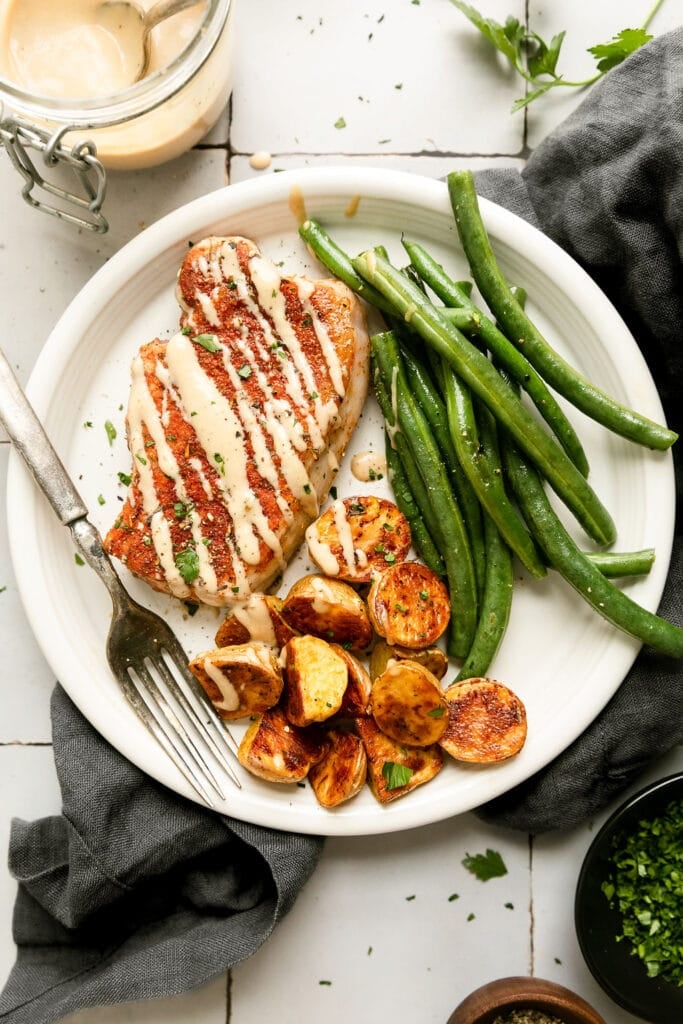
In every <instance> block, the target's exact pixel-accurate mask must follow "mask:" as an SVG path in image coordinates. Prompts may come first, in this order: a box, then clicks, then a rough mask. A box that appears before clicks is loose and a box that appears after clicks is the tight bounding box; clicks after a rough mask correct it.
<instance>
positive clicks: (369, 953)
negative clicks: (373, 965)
mask: <svg viewBox="0 0 683 1024" xmlns="http://www.w3.org/2000/svg"><path fill="white" fill-rule="evenodd" d="M371 953H372V946H368V956H370V955H371Z"/></svg>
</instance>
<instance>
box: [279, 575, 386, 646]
mask: <svg viewBox="0 0 683 1024" xmlns="http://www.w3.org/2000/svg"><path fill="white" fill-rule="evenodd" d="M281 614H282V617H283V619H284V620H285V622H287V623H288V625H289V626H291V628H292V629H294V630H296V631H297V633H308V634H312V635H313V636H319V637H321V638H322V639H323V640H329V641H331V642H332V641H334V643H338V644H342V645H343V646H345V647H350V648H351V649H352V650H354V651H365V650H366V649H367V648H368V647H369V646H370V644H371V642H372V624H371V622H370V618H369V616H368V610H367V608H366V606H365V602H364V601H363V599H362V598H361V597H359V595H358V594H357V593H356V591H355V590H354V589H353V587H350V586H349V584H348V583H342V581H341V580H328V579H326V577H325V576H319V575H317V574H315V573H314V574H312V575H310V576H302V578H301V579H299V580H297V581H296V583H294V584H293V586H292V587H291V589H290V591H289V593H288V594H287V596H286V597H285V599H284V602H283V605H282V609H281Z"/></svg>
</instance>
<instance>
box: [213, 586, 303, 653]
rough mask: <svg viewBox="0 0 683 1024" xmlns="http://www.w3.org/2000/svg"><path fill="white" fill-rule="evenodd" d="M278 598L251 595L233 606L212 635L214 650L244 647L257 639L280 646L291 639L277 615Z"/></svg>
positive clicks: (279, 603)
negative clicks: (243, 645) (232, 646)
mask: <svg viewBox="0 0 683 1024" xmlns="http://www.w3.org/2000/svg"><path fill="white" fill-rule="evenodd" d="M281 608H282V599H281V598H279V597H273V596H271V595H270V594H252V595H251V597H250V598H249V600H248V601H245V602H244V603H242V604H239V605H236V606H235V607H234V608H233V609H232V611H231V612H230V614H229V615H228V616H227V617H226V618H225V619H224V620H223V622H221V624H220V626H219V627H218V632H217V633H216V647H230V646H231V645H232V644H246V643H248V642H249V641H250V640H260V641H261V642H262V643H266V644H271V646H273V647H284V645H285V644H286V643H287V641H288V640H291V638H292V637H293V636H295V635H296V634H295V631H294V630H293V629H292V628H291V626H288V625H287V623H286V622H285V620H284V619H283V618H282V616H281V614H280V609H281Z"/></svg>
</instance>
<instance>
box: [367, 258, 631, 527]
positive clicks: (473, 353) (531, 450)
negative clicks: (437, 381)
mask: <svg viewBox="0 0 683 1024" xmlns="http://www.w3.org/2000/svg"><path fill="white" fill-rule="evenodd" d="M352 262H353V266H354V268H355V269H356V270H357V271H358V273H359V274H360V275H361V277H363V278H364V279H365V280H367V281H368V282H369V283H370V284H372V285H373V287H375V288H377V290H378V291H381V292H382V294H383V295H384V297H385V298H386V299H387V300H390V301H391V304H392V306H393V307H394V310H395V312H396V313H398V314H399V315H400V316H402V317H403V318H404V319H405V320H406V322H409V323H410V324H411V327H412V328H414V329H415V331H416V332H417V333H418V334H419V335H420V337H421V338H422V339H423V341H425V342H427V344H428V345H431V346H433V347H434V348H435V349H436V350H437V351H438V352H439V354H440V355H441V356H443V357H444V358H445V359H446V360H447V361H448V362H449V363H450V364H451V366H452V367H453V369H454V370H455V371H456V373H457V375H458V376H459V377H460V379H461V380H462V381H463V383H465V384H467V385H468V386H469V387H470V388H471V389H472V391H473V392H474V393H475V394H477V395H478V396H479V397H480V398H481V400H482V401H483V402H484V403H485V404H486V405H487V406H488V407H489V409H490V410H491V412H492V413H493V415H494V416H495V417H496V419H497V420H498V421H499V422H500V423H502V424H503V426H504V427H506V428H507V429H508V430H509V431H510V432H511V433H512V434H513V436H514V437H515V440H516V441H517V443H518V444H519V446H520V447H521V448H522V450H523V451H524V452H525V454H526V455H528V457H529V458H530V459H531V460H532V461H533V462H534V463H535V465H537V466H538V467H539V469H540V470H541V472H542V473H543V475H544V476H545V478H546V479H547V480H548V482H549V483H550V484H551V486H552V487H553V489H554V490H555V491H556V492H557V494H558V496H559V497H560V498H561V499H562V501H564V502H565V504H566V505H567V507H568V508H569V509H571V511H572V512H573V514H574V515H575V516H576V518H577V519H578V521H579V522H580V523H581V525H582V526H583V528H584V529H585V530H586V532H587V533H588V535H589V536H590V537H591V538H592V539H593V540H594V541H596V542H597V543H598V544H611V543H612V542H613V541H614V538H615V534H616V530H615V527H614V523H613V521H612V518H611V516H610V515H609V513H608V512H607V510H606V509H605V507H604V506H603V505H602V503H601V502H600V500H599V498H598V497H597V495H596V494H595V492H594V491H593V489H592V488H591V486H590V485H589V483H588V481H587V480H586V479H585V477H583V476H582V474H581V473H580V472H579V470H578V469H577V468H576V466H575V465H574V463H573V462H572V461H571V460H570V459H569V457H568V456H567V455H566V453H565V452H564V451H563V449H562V448H561V447H560V445H559V444H558V443H557V442H556V441H555V439H554V438H553V437H551V436H550V435H548V434H547V433H546V432H545V430H543V428H542V427H541V425H540V424H539V423H538V422H537V420H536V419H535V418H534V417H533V416H532V415H531V413H530V412H529V410H528V409H526V408H525V407H524V405H523V404H522V403H521V402H520V401H518V399H517V397H516V396H515V395H514V392H512V391H511V390H510V388H509V386H508V385H507V384H505V382H504V381H503V380H501V378H500V376H499V375H498V373H497V371H496V369H495V367H494V366H493V365H492V364H491V363H490V362H489V360H488V359H487V358H486V357H485V356H484V355H482V353H481V352H479V351H478V350H477V349H476V348H475V347H474V346H473V345H472V344H471V343H470V342H469V341H468V340H467V339H466V338H465V337H464V335H463V334H461V333H460V331H458V330H456V329H455V328H454V327H452V326H451V325H450V324H449V323H448V321H447V320H446V319H445V318H444V317H443V316H442V314H441V313H440V312H439V310H438V308H437V307H436V306H433V305H432V304H431V303H430V302H429V301H428V300H427V299H426V298H425V296H424V295H423V294H422V292H421V291H420V289H419V288H416V287H415V285H413V284H412V282H411V281H408V280H407V278H406V277H405V276H404V275H403V274H401V272H400V271H399V270H397V269H396V268H395V267H392V265H391V264H390V263H388V262H387V261H386V260H383V259H382V258H381V257H379V256H377V255H376V254H375V253H373V252H365V253H361V255H360V256H357V257H356V258H355V259H354V260H353V261H352Z"/></svg>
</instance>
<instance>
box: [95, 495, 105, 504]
mask: <svg viewBox="0 0 683 1024" xmlns="http://www.w3.org/2000/svg"><path fill="white" fill-rule="evenodd" d="M97 504H98V505H106V504H107V502H106V501H105V499H104V495H102V494H98V495H97Z"/></svg>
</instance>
